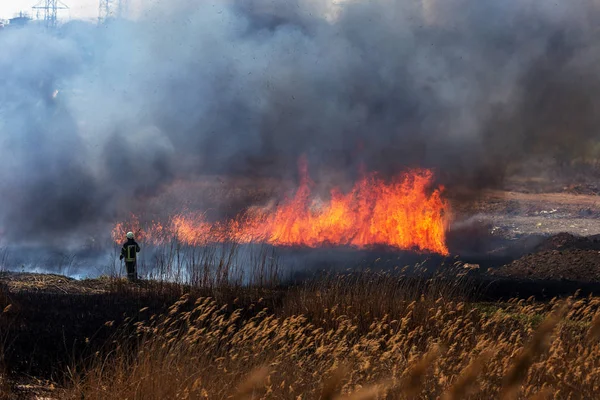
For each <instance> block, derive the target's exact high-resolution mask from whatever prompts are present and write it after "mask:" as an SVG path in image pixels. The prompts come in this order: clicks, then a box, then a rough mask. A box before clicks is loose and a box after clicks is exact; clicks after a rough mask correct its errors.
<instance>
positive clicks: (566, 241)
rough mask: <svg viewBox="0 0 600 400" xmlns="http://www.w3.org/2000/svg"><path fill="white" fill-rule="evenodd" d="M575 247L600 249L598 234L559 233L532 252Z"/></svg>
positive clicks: (572, 248) (579, 248)
mask: <svg viewBox="0 0 600 400" xmlns="http://www.w3.org/2000/svg"><path fill="white" fill-rule="evenodd" d="M576 249H577V250H598V251H600V236H599V235H594V236H576V235H572V234H570V233H559V234H557V235H553V236H551V237H549V238H548V239H546V240H544V241H543V242H542V243H540V244H539V245H538V246H536V247H535V249H534V252H540V251H551V250H576Z"/></svg>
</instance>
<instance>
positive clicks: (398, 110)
mask: <svg viewBox="0 0 600 400" xmlns="http://www.w3.org/2000/svg"><path fill="white" fill-rule="evenodd" d="M4 3H5V2H3V7H4V8H3V10H7V11H6V12H10V10H9V9H8V7H7V6H6V5H5V4H4ZM11 3H12V2H11ZM23 4H24V5H25V6H26V5H28V4H30V3H23ZM69 4H70V5H71V6H72V7H73V10H72V14H71V16H72V17H75V15H78V14H74V12H75V11H74V10H75V9H76V7H75V5H74V3H73V4H72V3H71V2H69ZM78 4H79V5H78V6H77V7H79V6H82V4H83V3H81V2H80V3H78ZM92 5H93V4H91V5H90V8H89V10H90V11H89V12H90V13H91V14H85V13H83V12H82V14H81V16H82V17H83V16H84V15H86V16H87V15H91V17H94V13H93V12H92V11H91V10H92V8H93V7H92ZM11 7H12V8H11V9H13V8H14V9H15V10H18V9H19V8H22V6H21V4H19V7H14V4H12V5H11ZM86 7H87V6H86ZM140 7H141V6H140ZM140 7H138V9H137V11H136V13H137V14H136V15H137V17H136V19H135V21H113V22H110V23H107V24H104V25H102V26H97V25H96V24H95V23H90V22H84V21H77V20H71V21H68V22H65V23H64V24H62V25H61V26H60V27H59V28H58V29H57V30H56V31H47V30H43V29H40V28H39V27H37V28H36V27H34V26H30V27H29V28H25V29H5V30H4V31H2V32H0V49H1V51H0V76H1V77H2V79H1V80H0V204H1V207H0V232H1V235H2V238H3V239H2V240H3V241H5V242H9V243H20V242H35V243H40V244H43V245H48V246H49V245H53V246H60V245H64V244H65V243H69V242H70V241H72V240H75V239H78V238H82V237H85V238H87V237H90V236H92V237H93V236H96V235H107V234H108V230H109V229H110V226H111V225H112V223H113V222H114V221H116V220H118V219H121V218H124V217H127V216H128V215H129V213H130V212H135V211H137V210H139V209H140V207H143V206H144V204H147V203H148V202H150V201H152V200H153V199H155V198H156V197H157V196H161V195H162V194H163V193H164V191H165V190H166V188H168V187H170V185H172V184H173V183H174V182H184V183H185V182H197V181H199V180H200V181H201V180H202V179H203V177H204V176H205V175H207V174H212V175H214V174H219V175H220V176H222V177H223V178H222V179H225V180H228V179H231V180H232V181H233V182H235V181H234V180H235V179H237V178H238V177H240V176H242V177H244V178H246V179H256V182H257V184H259V183H260V182H261V181H260V180H259V178H260V179H262V178H265V177H269V178H288V179H293V178H294V177H295V174H296V163H297V160H298V157H299V156H301V155H303V154H305V155H306V156H307V158H308V161H309V165H310V166H311V171H314V174H315V175H318V176H320V177H321V179H322V180H324V181H329V182H330V183H331V184H338V185H339V184H342V185H343V184H345V183H347V182H351V181H352V180H353V179H354V178H355V176H356V174H357V173H358V171H360V169H361V168H362V167H363V166H364V168H366V169H368V170H372V171H378V172H379V173H380V174H381V175H382V176H384V177H391V176H393V175H394V174H397V173H400V172H402V171H405V170H406V169H407V168H414V167H428V168H433V169H435V171H436V176H437V177H438V180H439V182H441V183H444V184H446V185H447V186H448V190H452V188H453V187H454V186H458V185H462V186H468V187H470V188H472V189H475V190H477V189H480V188H484V187H489V186H493V185H499V184H501V183H502V180H503V178H504V177H505V175H506V174H507V166H508V165H510V164H514V163H519V162H523V161H528V160H531V159H533V158H536V157H540V158H547V159H550V160H555V161H556V164H557V165H560V164H564V163H568V162H569V161H570V160H572V159H574V158H577V157H582V156H587V154H588V152H589V151H590V149H593V148H594V145H596V144H597V139H598V126H599V125H598V122H599V118H600V113H599V112H598V111H599V106H600V87H599V84H600V80H599V76H598V65H600V64H599V61H600V49H599V47H598V46H599V45H598V43H600V31H599V28H598V27H599V26H600V24H598V21H599V16H600V13H599V12H600V10H599V7H598V5H597V4H596V3H595V2H594V1H591V0H590V1H587V0H573V1H570V2H569V3H568V5H567V4H566V3H565V4H563V3H554V2H547V1H541V0H539V1H532V0H529V1H523V0H503V1H498V0H448V1H441V0H440V1H434V0H423V1H422V2H421V1H413V0H372V1H346V2H343V3H339V4H337V5H336V4H334V3H332V2H331V1H325V0H295V1H289V0H281V1H273V0H245V1H241V0H240V1H234V0H223V1H213V2H206V1H196V2H195V1H191V0H177V1H168V2H166V1H162V2H159V1H154V2H145V3H144V6H143V7H141V8H140ZM95 8H97V4H96V5H95ZM86 9H87V8H86ZM3 12H4V11H3ZM96 12H97V11H96ZM86 13H87V11H86ZM332 171H333V172H332ZM227 201H228V200H227V199H223V201H222V204H221V205H220V206H222V207H223V209H226V208H227V206H228V204H227Z"/></svg>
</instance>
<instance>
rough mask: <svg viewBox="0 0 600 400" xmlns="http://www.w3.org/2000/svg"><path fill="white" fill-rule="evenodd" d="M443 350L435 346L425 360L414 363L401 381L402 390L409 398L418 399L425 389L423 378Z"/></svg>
mask: <svg viewBox="0 0 600 400" xmlns="http://www.w3.org/2000/svg"><path fill="white" fill-rule="evenodd" d="M441 352H442V348H441V347H440V346H439V345H437V344H436V345H434V346H433V347H432V348H431V350H429V351H428V352H427V354H425V356H424V357H423V358H421V359H420V360H418V361H416V362H414V363H413V364H412V365H410V366H409V367H408V369H407V372H406V374H405V376H404V378H403V379H402V381H401V390H402V392H403V393H404V394H405V395H406V396H407V397H409V398H414V397H416V396H417V395H418V394H419V393H420V392H421V389H422V387H423V378H424V377H425V374H426V373H427V370H428V369H429V366H430V365H431V364H433V362H434V361H435V360H436V359H437V358H438V357H439V355H440V354H441Z"/></svg>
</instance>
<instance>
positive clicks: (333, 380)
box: [320, 364, 349, 400]
mask: <svg viewBox="0 0 600 400" xmlns="http://www.w3.org/2000/svg"><path fill="white" fill-rule="evenodd" d="M348 372H349V368H348V366H347V365H345V364H342V365H340V366H338V367H337V368H335V369H334V370H333V372H332V374H331V376H330V377H329V378H327V380H325V382H324V383H323V389H322V390H321V397H320V399H321V400H332V399H334V398H336V396H337V395H338V394H339V393H340V390H341V387H342V380H343V379H344V377H345V376H346V375H347V374H348Z"/></svg>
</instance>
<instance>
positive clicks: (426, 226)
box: [113, 163, 449, 255]
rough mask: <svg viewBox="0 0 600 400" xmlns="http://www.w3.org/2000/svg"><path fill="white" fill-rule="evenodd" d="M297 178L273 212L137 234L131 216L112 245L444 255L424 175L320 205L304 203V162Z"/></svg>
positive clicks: (375, 183) (441, 224) (439, 207)
mask: <svg viewBox="0 0 600 400" xmlns="http://www.w3.org/2000/svg"><path fill="white" fill-rule="evenodd" d="M300 172H301V181H300V186H299V188H298V190H297V191H296V193H295V195H294V196H293V197H292V198H291V199H287V200H286V201H284V202H283V203H282V204H281V205H279V206H277V207H275V208H262V209H252V210H247V211H245V212H243V213H241V214H240V215H238V216H237V217H235V218H233V219H230V220H228V221H222V222H215V223H211V222H208V221H207V219H206V218H205V217H204V215H203V214H201V213H191V212H188V213H183V214H177V215H175V216H172V217H171V218H170V219H169V221H168V223H167V224H165V225H163V224H161V223H159V222H151V223H150V224H146V225H145V226H144V227H142V225H141V224H140V222H139V220H138V219H137V217H135V216H133V217H132V219H131V221H130V222H129V223H128V224H124V223H118V224H117V225H116V226H115V228H114V229H113V238H114V239H115V241H120V240H122V238H123V237H124V235H125V233H126V231H127V230H126V227H127V229H128V230H132V231H134V232H136V234H137V237H138V239H139V240H141V241H145V242H149V243H153V244H161V243H165V242H167V241H168V240H170V239H172V238H177V239H178V240H179V241H181V242H183V243H185V244H188V245H194V246H200V245H206V244H210V243H224V242H234V243H269V244H273V245H280V246H307V247H319V246H323V245H334V246H353V247H357V248H367V247H370V246H376V245H385V246H391V247H395V248H399V249H405V250H420V251H429V252H434V253H439V254H444V255H447V254H448V248H447V247H446V228H447V225H448V220H449V205H448V203H447V201H446V200H444V199H443V198H442V192H443V188H442V187H440V188H437V189H435V190H433V191H430V187H431V185H432V183H433V173H432V172H431V171H430V170H423V169H418V170H412V171H410V172H408V173H405V174H403V175H400V176H397V177H396V178H395V179H393V180H392V181H391V182H390V183H387V182H385V181H384V180H383V179H381V178H379V177H377V175H376V174H370V175H366V176H364V177H363V178H362V179H361V180H359V181H358V182H357V183H356V184H355V185H354V187H353V188H352V190H351V191H350V192H349V193H346V194H344V193H342V192H341V191H340V190H339V189H337V188H335V189H333V190H332V191H331V199H330V200H329V201H328V202H326V203H324V204H321V205H319V204H317V202H316V200H315V199H314V198H313V196H312V192H311V188H312V187H313V185H314V184H313V182H312V181H311V180H310V178H309V176H308V171H307V168H306V165H305V164H304V163H301V166H300Z"/></svg>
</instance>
